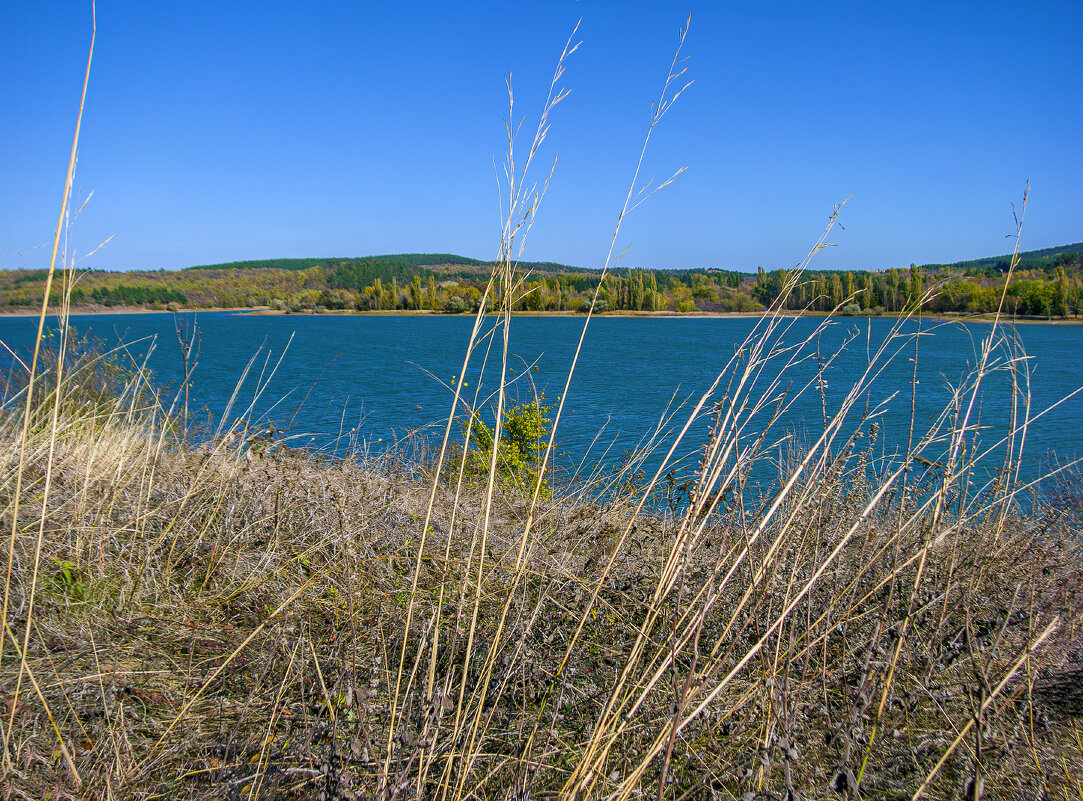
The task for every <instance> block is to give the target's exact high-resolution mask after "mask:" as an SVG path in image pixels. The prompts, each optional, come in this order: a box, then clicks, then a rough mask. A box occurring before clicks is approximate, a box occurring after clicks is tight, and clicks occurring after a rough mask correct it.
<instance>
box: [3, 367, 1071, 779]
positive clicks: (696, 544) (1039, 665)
mask: <svg viewBox="0 0 1083 801" xmlns="http://www.w3.org/2000/svg"><path fill="white" fill-rule="evenodd" d="M788 357H789V356H788ZM97 364H99V365H100V362H98V363H97ZM93 369H95V367H94V366H93V365H91V366H88V367H79V368H77V369H71V370H70V378H69V379H68V380H69V381H70V382H71V386H72V387H74V386H75V384H76V383H78V384H79V385H80V386H81V388H82V389H81V390H80V391H75V390H74V389H73V391H72V392H71V394H70V395H69V396H68V400H67V401H65V402H64V403H63V404H62V408H61V412H60V414H59V417H58V418H57V419H56V421H55V422H54V421H52V420H51V419H50V417H51V414H52V411H53V408H54V407H53V403H52V401H53V400H54V399H55V397H54V396H53V395H52V394H51V391H52V390H51V389H43V392H42V393H41V394H40V395H39V397H40V398H41V402H40V403H39V404H36V405H35V406H34V408H33V410H32V414H31V419H30V425H29V428H28V431H27V438H26V440H25V445H26V447H25V452H23V451H22V448H21V446H22V444H23V442H24V440H23V439H22V436H23V434H22V422H23V421H22V419H21V418H22V415H21V414H19V413H18V412H17V411H15V412H8V413H7V414H5V416H4V418H3V421H2V424H0V436H2V437H3V440H4V441H5V442H6V443H9V445H8V447H5V448H4V451H3V452H4V453H5V454H6V456H5V457H4V461H3V464H2V466H0V467H2V487H3V504H4V506H3V509H4V517H3V520H4V524H5V527H6V528H7V529H8V530H9V532H10V533H11V535H12V539H11V547H12V550H11V558H10V561H9V570H8V575H9V576H10V580H9V582H8V584H7V593H6V598H7V603H6V621H7V627H8V629H7V630H8V632H9V635H8V638H7V640H6V641H5V647H4V651H3V662H2V664H0V690H2V692H3V698H4V701H5V705H4V706H3V707H2V709H3V711H4V721H3V730H4V741H5V746H6V748H5V751H4V759H5V761H6V764H5V769H4V777H3V789H4V791H5V792H6V793H8V794H9V795H11V796H12V797H25V798H43V797H46V796H47V795H48V797H53V798H62V797H96V798H108V797H114V798H124V797H160V796H168V797H173V798H180V797H185V798H209V797H215V798H217V797H221V798H239V797H244V798H247V797H256V798H287V797H325V798H340V797H341V798H350V797H357V798H369V797H383V798H408V797H424V798H444V797H447V798H467V797H470V798H505V797H516V798H525V797H527V796H528V795H537V796H541V797H557V796H560V797H565V796H566V797H592V798H603V797H641V796H644V795H648V796H651V797H658V796H659V795H660V796H661V797H665V798H704V799H707V798H712V799H713V798H742V797H752V796H757V797H758V796H762V797H777V798H783V797H787V796H794V797H822V796H827V795H837V796H838V797H840V798H842V797H851V798H858V797H860V796H865V797H871V796H876V797H882V796H891V797H904V796H905V797H910V796H912V795H914V793H915V792H916V791H917V790H918V788H919V787H921V786H922V785H923V783H924V782H925V781H926V779H927V777H929V776H930V775H931V774H934V773H935V775H932V779H931V781H930V783H929V785H928V787H927V793H928V796H929V797H932V798H948V797H963V796H964V793H965V792H966V791H967V787H968V783H972V782H973V781H974V779H975V777H976V778H977V779H978V781H979V783H980V786H982V787H984V794H985V795H986V796H989V797H1013V798H1022V797H1027V798H1037V797H1067V798H1078V797H1080V790H1079V785H1078V783H1077V782H1078V768H1079V766H1080V765H1081V764H1083V744H1081V742H1080V735H1081V734H1083V732H1081V731H1080V725H1079V724H1080V721H1079V716H1080V715H1081V714H1083V684H1081V676H1083V632H1080V630H1079V621H1080V620H1081V618H1080V611H1081V605H1083V589H1081V586H1080V582H1079V578H1080V577H1079V573H1080V565H1081V562H1080V543H1079V540H1078V533H1077V531H1076V530H1075V525H1076V523H1077V522H1078V521H1077V520H1075V519H1074V518H1071V517H1070V516H1066V515H1067V514H1068V512H1070V510H1071V507H1070V504H1071V503H1072V502H1073V499H1072V498H1071V497H1068V496H1064V495H1062V496H1061V497H1060V499H1059V501H1058V505H1059V506H1060V507H1061V508H1062V509H1063V510H1065V512H1064V514H1061V515H1058V514H1056V513H1055V512H1054V510H1053V509H1052V508H1039V509H1037V510H1035V511H1034V512H1032V513H1031V514H1029V515H1027V516H1025V517H1024V516H1021V515H1020V514H1019V512H1018V510H1017V508H1016V506H1015V504H1014V503H1013V502H1012V500H1011V499H1010V498H1009V497H1008V495H1007V492H1006V490H1007V486H1006V485H1004V484H1001V483H996V484H994V485H992V486H989V487H986V488H985V489H984V490H983V491H977V492H975V491H974V490H973V489H971V488H969V487H968V486H967V477H968V476H969V475H970V470H969V467H963V468H961V469H960V468H956V469H954V470H949V471H944V470H938V469H930V470H926V469H925V467H924V465H921V463H920V462H919V461H918V460H917V459H913V460H911V465H912V466H918V465H920V467H918V469H915V470H912V471H910V472H905V471H904V472H898V473H894V474H893V473H891V472H889V471H891V470H892V469H893V467H892V466H891V465H885V464H877V463H876V462H875V460H873V459H872V458H871V456H870V454H871V453H872V452H873V450H874V449H873V448H872V447H871V442H872V441H873V440H874V439H875V436H876V434H875V429H876V423H875V421H869V422H867V423H863V424H861V425H859V426H858V427H857V428H856V429H855V431H854V434H853V436H852V437H850V438H849V440H848V441H847V442H846V444H844V445H838V446H836V447H832V448H823V447H818V446H817V445H813V446H812V447H811V448H810V449H809V450H807V451H805V452H801V453H797V454H793V455H792V456H791V457H790V458H789V459H787V460H785V463H784V464H783V465H782V466H780V467H779V468H778V469H779V471H780V472H779V480H780V483H782V484H784V486H782V487H780V486H779V484H776V485H775V490H774V494H773V495H771V496H767V497H764V498H762V499H761V501H760V502H759V503H758V504H757V506H756V508H748V507H747V506H746V505H745V503H744V502H743V501H747V500H748V498H749V496H750V490H749V489H748V488H747V487H746V488H744V489H742V488H741V485H742V478H741V473H742V472H744V473H747V469H748V468H749V467H750V465H751V461H746V459H751V460H754V459H756V458H761V457H756V456H754V455H750V456H736V454H735V453H730V454H729V455H724V454H723V453H722V451H725V450H726V449H727V448H729V446H730V445H732V444H734V443H736V442H738V441H743V440H741V437H740V436H733V437H731V436H730V434H729V433H727V429H728V427H729V426H730V424H729V423H727V422H726V419H725V418H726V413H725V411H724V410H723V409H722V408H721V407H720V411H721V416H720V418H719V420H718V423H717V425H716V428H715V433H714V436H712V438H711V440H710V441H709V442H708V443H707V447H706V449H705V452H704V461H703V464H702V465H701V469H700V473H699V476H700V482H699V485H698V489H693V494H692V497H691V498H689V499H688V503H687V504H686V505H684V506H683V507H680V508H679V509H678V513H677V514H675V515H674V514H672V513H670V512H668V511H654V512H649V513H648V512H643V511H638V510H637V504H638V502H639V501H640V500H641V497H640V496H639V495H636V494H632V495H628V494H621V495H617V496H614V495H613V494H612V493H610V495H609V496H608V499H607V500H606V501H604V502H603V501H601V500H597V499H596V500H593V501H592V500H591V499H590V498H589V497H588V496H587V495H586V494H585V493H582V492H581V493H579V494H577V495H576V496H574V497H560V494H559V493H557V494H556V496H555V497H553V498H551V499H549V500H541V501H538V502H537V503H532V502H531V501H532V498H531V497H530V496H529V494H524V493H522V492H521V491H517V490H514V489H512V488H510V487H508V486H506V485H499V484H498V485H497V486H495V487H493V490H494V491H493V492H492V493H491V497H490V493H489V492H488V489H489V487H488V485H487V484H486V483H485V482H478V481H477V480H474V481H471V482H467V483H465V484H464V485H463V486H462V487H461V488H460V489H459V490H458V492H457V491H456V487H455V483H454V482H442V483H437V484H436V485H435V491H434V492H432V494H431V496H430V492H431V491H432V488H433V485H432V484H431V483H429V482H427V481H425V480H424V477H423V476H422V475H421V474H420V473H419V471H418V470H417V469H416V467H417V466H416V465H408V464H404V463H400V462H398V461H396V460H394V459H392V458H390V457H387V458H384V459H381V460H379V461H373V462H368V463H365V464H359V463H357V462H356V461H352V460H347V461H341V462H329V461H326V460H324V461H320V460H315V459H313V458H311V457H310V456H308V455H306V454H304V453H300V452H295V451H290V450H287V449H284V448H274V447H271V448H267V447H263V446H262V445H263V443H262V442H256V443H253V442H251V441H246V440H245V439H244V438H243V437H240V436H235V437H225V438H223V439H221V440H219V441H217V442H215V443H210V444H208V445H204V446H202V447H198V448H191V447H187V446H185V445H184V444H183V443H182V442H181V441H179V440H178V439H177V437H176V436H175V435H174V434H173V433H172V431H173V429H172V428H171V427H170V423H171V421H169V420H168V419H167V418H166V417H164V416H163V415H162V414H161V413H160V410H159V408H158V406H157V405H156V404H155V403H154V402H153V400H154V399H153V394H152V392H151V389H150V388H149V387H147V386H142V387H140V386H138V385H134V384H129V385H128V389H127V390H126V391H123V390H122V391H121V392H119V393H118V392H115V391H114V392H112V393H110V392H108V391H107V390H108V389H109V387H108V386H102V385H100V384H96V383H95V382H94V381H89V380H87V378H88V375H87V373H86V370H93ZM99 372H100V371H99ZM48 374H51V373H48ZM48 374H47V375H48ZM44 386H45V385H43V387H44ZM140 389H141V391H136V390H140ZM46 393H49V394H46ZM116 395H120V398H119V400H113V399H112V397H115V396H116ZM731 422H736V423H737V424H738V426H739V425H740V421H731ZM54 431H55V432H56V436H55V437H54V436H53V433H54ZM756 439H758V433H757V438H753V439H752V440H751V442H749V441H744V442H745V444H744V447H745V448H746V449H748V448H751V450H752V451H754V450H755V442H756ZM948 440H949V443H950V440H951V437H950V433H949V437H948ZM940 449H941V450H943V449H944V448H943V446H941V448H940ZM949 449H950V445H949ZM21 452H23V458H22V460H21V461H20V458H19V456H20V453H21ZM746 452H747V451H746ZM921 453H926V454H929V451H928V450H922V451H920V452H919V451H918V450H917V449H916V448H915V452H914V456H920V454H921ZM929 461H933V460H932V459H930V460H929ZM938 461H939V460H938ZM895 469H897V468H895ZM733 471H738V472H733ZM712 473H714V474H716V475H717V478H716V479H714V480H712V479H711V474H712ZM725 473H730V474H729V475H726V474H725ZM47 482H48V487H47V488H46V483H47ZM17 485H21V490H20V494H19V496H18V500H19V503H18V506H17V509H16V493H15V488H16V486H17ZM724 486H725V487H729V486H736V487H737V489H736V490H734V491H733V492H727V491H724V490H723V491H721V492H720V491H719V488H721V487H724ZM1063 486H1064V488H1065V489H1066V490H1067V491H1068V492H1069V493H1070V492H1071V491H1072V482H1066V483H1064V485H1063ZM46 489H47V491H46ZM430 498H431V506H430ZM1074 502H1075V503H1076V504H1077V505H1078V497H1076V498H1075V500H1074ZM426 519H427V520H428V525H427V527H426V525H425V523H426ZM423 532H424V536H423ZM24 649H25V651H24ZM24 652H25V659H24V658H23V654H24ZM61 740H62V741H63V744H64V745H63V748H62V747H60V742H61ZM941 763H942V764H941ZM750 794H751V795H750Z"/></svg>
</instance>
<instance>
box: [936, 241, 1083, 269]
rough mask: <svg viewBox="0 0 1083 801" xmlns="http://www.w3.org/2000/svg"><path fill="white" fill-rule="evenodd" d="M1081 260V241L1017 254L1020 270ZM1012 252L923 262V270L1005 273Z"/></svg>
mask: <svg viewBox="0 0 1083 801" xmlns="http://www.w3.org/2000/svg"><path fill="white" fill-rule="evenodd" d="M1081 260H1083V242H1076V243H1074V244H1071V245H1061V246H1060V247H1055V248H1042V249H1040V250H1027V251H1024V252H1022V253H1020V254H1019V267H1018V269H1020V270H1044V271H1045V272H1047V273H1050V274H1051V273H1053V271H1054V270H1056V269H1057V267H1061V266H1063V267H1067V266H1069V265H1072V264H1079V263H1080V261H1081ZM1011 262H1012V254H1010V253H1006V254H1004V255H1002V256H986V257H985V258H982V259H969V260H968V261H956V262H952V263H951V264H923V265H921V267H922V269H925V270H943V269H947V270H951V271H953V272H955V271H958V272H961V273H964V274H965V275H971V276H978V275H986V276H993V275H996V274H998V273H1006V272H1007V271H1008V268H1009V267H1010V266H1011Z"/></svg>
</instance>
